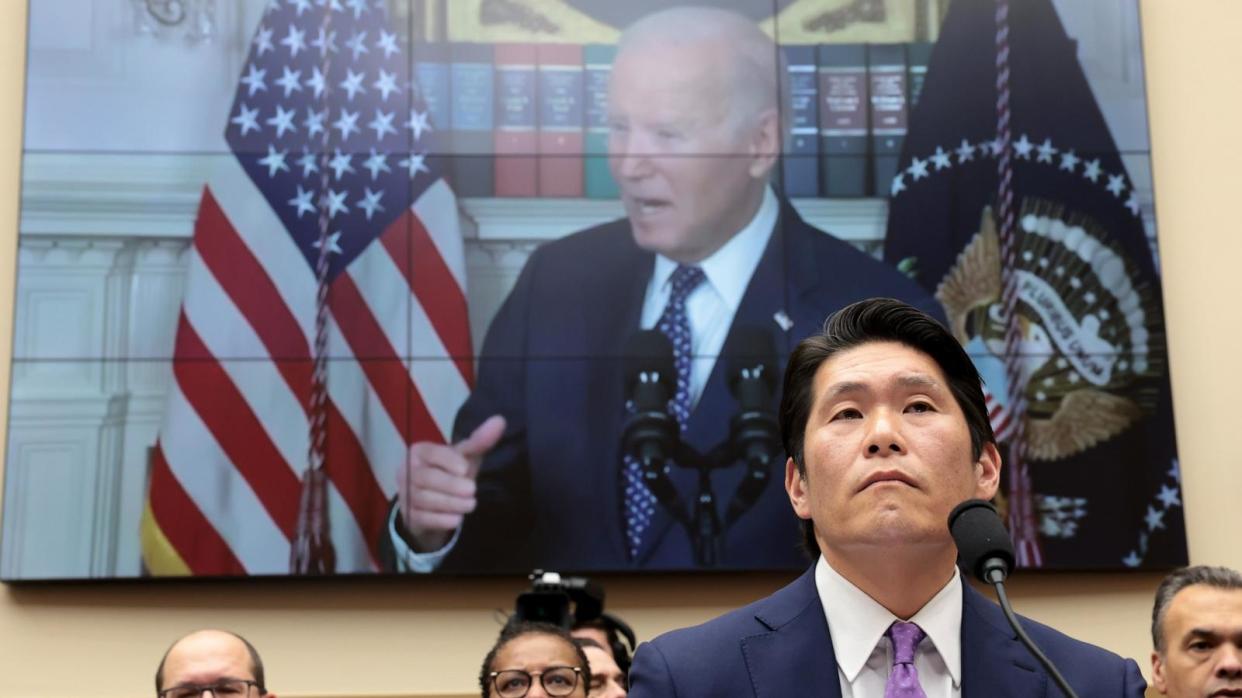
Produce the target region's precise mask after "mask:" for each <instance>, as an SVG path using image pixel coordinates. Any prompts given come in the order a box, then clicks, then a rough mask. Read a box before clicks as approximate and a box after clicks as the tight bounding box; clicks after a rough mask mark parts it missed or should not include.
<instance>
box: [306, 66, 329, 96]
mask: <svg viewBox="0 0 1242 698" xmlns="http://www.w3.org/2000/svg"><path fill="white" fill-rule="evenodd" d="M306 86H307V87H309V88H311V90H313V91H314V92H315V97H316V98H319V96H320V95H322V94H323V90H324V88H325V87H326V84H325V83H324V79H323V73H322V72H320V70H319V66H315V67H313V68H311V76H310V77H309V78H306Z"/></svg>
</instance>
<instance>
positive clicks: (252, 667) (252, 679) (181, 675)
mask: <svg viewBox="0 0 1242 698" xmlns="http://www.w3.org/2000/svg"><path fill="white" fill-rule="evenodd" d="M208 689H210V690H211V692H212V695H214V696H215V698H276V694H275V693H268V691H267V686H266V685H265V684H264V681H263V660H262V659H260V658H259V652H258V651H257V650H255V648H254V645H251V644H250V642H248V641H247V640H246V638H244V637H242V636H241V635H238V634H236V633H231V632H228V631H227V630H198V631H195V632H192V633H190V634H189V635H186V636H185V637H182V638H181V639H179V640H177V641H176V642H174V643H173V644H172V646H171V647H169V648H168V651H166V652H165V653H164V657H163V659H161V660H160V666H159V668H158V669H156V670H155V693H156V695H157V696H158V698H201V696H202V695H203V692H204V691H206V690H208Z"/></svg>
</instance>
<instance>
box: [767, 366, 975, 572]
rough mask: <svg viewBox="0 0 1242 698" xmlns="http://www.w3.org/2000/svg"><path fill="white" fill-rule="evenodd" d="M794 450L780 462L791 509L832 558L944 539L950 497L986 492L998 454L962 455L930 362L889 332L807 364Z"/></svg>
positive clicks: (952, 404) (957, 426)
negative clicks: (798, 446) (890, 338)
mask: <svg viewBox="0 0 1242 698" xmlns="http://www.w3.org/2000/svg"><path fill="white" fill-rule="evenodd" d="M812 400H813V402H812V405H811V409H810V412H809V417H808V419H807V424H806V431H805V441H804V445H803V457H804V461H805V466H806V475H805V477H803V476H802V475H800V474H799V473H798V472H797V466H796V465H795V464H794V461H793V459H792V458H791V459H789V461H788V462H787V463H786V472H785V488H786V490H787V491H788V492H789V498H790V501H791V502H792V503H793V507H794V511H795V512H797V514H798V516H799V517H801V518H803V519H811V520H812V521H813V522H814V524H815V531H816V536H817V537H818V539H819V543H820V548H821V549H823V550H824V553H825V555H828V556H829V561H830V562H832V561H833V560H832V558H833V557H834V556H845V555H849V554H850V551H851V550H857V549H863V548H865V549H867V552H868V553H870V552H873V551H874V549H875V548H876V547H878V546H886V547H891V546H896V545H900V546H909V545H921V546H935V547H941V548H943V547H945V546H952V539H951V538H950V537H949V531H948V525H947V523H946V522H947V520H948V516H949V512H950V511H952V509H953V507H954V506H956V505H957V504H959V503H960V502H962V501H964V500H966V499H970V498H972V497H978V498H981V499H990V498H991V497H992V496H993V495H994V494H995V493H996V487H997V482H998V479H999V473H1000V456H999V454H998V453H997V451H996V447H995V445H993V444H986V445H985V447H984V449H983V452H982V454H981V455H980V457H979V458H978V459H974V458H972V454H971V445H970V432H969V431H968V429H967V427H966V419H965V417H964V415H963V414H962V411H961V408H960V407H959V406H958V404H957V401H956V400H954V399H953V394H952V393H951V392H950V391H949V385H948V382H947V380H946V378H945V376H944V372H943V371H941V369H940V367H939V365H937V364H936V362H935V361H934V360H933V359H932V358H931V357H929V356H927V355H926V354H924V353H922V352H920V351H917V350H915V349H912V348H910V347H908V346H905V345H903V344H899V343H896V342H870V343H866V344H862V345H859V346H856V347H854V348H852V349H848V350H845V351H842V352H839V353H837V354H835V355H833V356H832V357H830V358H829V359H827V360H826V361H824V363H823V364H821V365H820V367H819V370H818V371H817V373H816V374H815V380H814V385H813V390H812Z"/></svg>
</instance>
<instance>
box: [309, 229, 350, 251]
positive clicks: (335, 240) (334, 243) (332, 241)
mask: <svg viewBox="0 0 1242 698" xmlns="http://www.w3.org/2000/svg"><path fill="white" fill-rule="evenodd" d="M340 243H341V232H340V231H339V230H338V231H337V232H335V233H332V234H331V235H329V236H328V245H327V247H328V253H329V254H341V253H343V252H344V250H342V249H341V244H340ZM311 247H314V248H315V249H320V248H321V247H323V241H322V240H316V241H314V242H312V243H311Z"/></svg>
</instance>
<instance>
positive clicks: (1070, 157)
mask: <svg viewBox="0 0 1242 698" xmlns="http://www.w3.org/2000/svg"><path fill="white" fill-rule="evenodd" d="M1079 160H1080V158H1079V157H1078V156H1077V155H1075V154H1074V151H1073V150H1067V151H1065V152H1063V153H1061V165H1060V167H1059V169H1061V170H1064V171H1066V172H1073V171H1074V168H1075V167H1078V162H1079Z"/></svg>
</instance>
